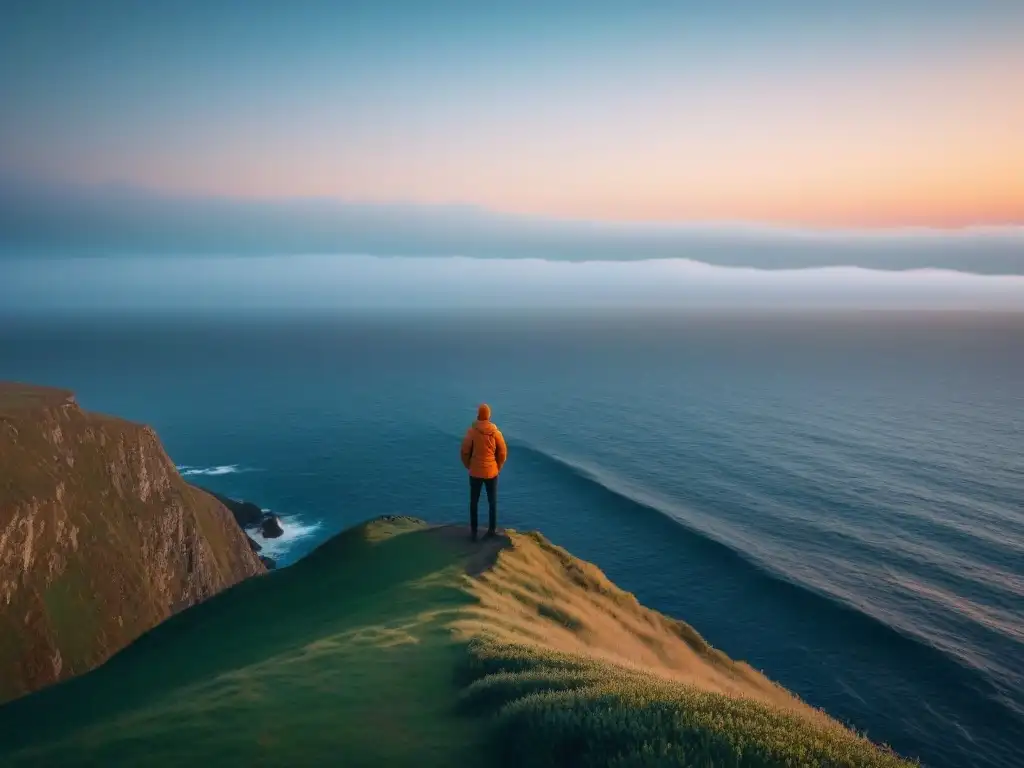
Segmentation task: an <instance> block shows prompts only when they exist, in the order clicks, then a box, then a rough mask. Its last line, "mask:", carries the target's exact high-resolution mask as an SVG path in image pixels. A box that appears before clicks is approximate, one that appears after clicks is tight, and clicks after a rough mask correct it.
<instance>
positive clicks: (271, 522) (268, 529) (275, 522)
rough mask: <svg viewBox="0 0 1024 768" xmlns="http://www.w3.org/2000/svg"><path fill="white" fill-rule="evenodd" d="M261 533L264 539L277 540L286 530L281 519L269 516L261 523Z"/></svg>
mask: <svg viewBox="0 0 1024 768" xmlns="http://www.w3.org/2000/svg"><path fill="white" fill-rule="evenodd" d="M260 532H261V533H262V535H263V538H264V539H276V538H277V537H278V536H282V535H283V534H284V528H283V527H282V526H281V518H280V517H278V516H277V515H267V516H266V517H264V518H263V522H261V523H260Z"/></svg>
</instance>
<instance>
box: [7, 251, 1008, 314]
mask: <svg viewBox="0 0 1024 768" xmlns="http://www.w3.org/2000/svg"><path fill="white" fill-rule="evenodd" d="M0 308H5V309H8V310H14V311H29V310H35V311H47V310H49V309H53V310H72V309H97V310H101V309H154V310H158V309H159V310H176V309H184V310H200V309H201V310H230V309H239V310H252V311H260V310H289V309H294V310H351V311H358V310H386V311H402V310H416V309H439V310H446V309H453V310H460V309H465V310H487V309H531V308H536V309H574V308H581V309H582V308H645V309H704V308H707V309H711V308H718V309H730V308H736V309H771V308H789V309H800V308H807V309H872V308H880V309H965V310H993V311H1024V276H992V275H976V274H967V273H960V272H955V271H949V270H935V269H924V270H911V271H901V272H894V271H885V270H871V269H864V268H860V267H828V268H812V269H787V270H763V269H751V268H737V267H722V266H717V265H710V264H705V263H701V262H696V261H690V260H684V259H661V260H649V261H636V262H602V261H590V262H557V261H545V260H538V259H471V258H465V257H447V258H439V257H419V258H380V257H373V256H333V255H328V256H276V257H230V258H228V257H221V258H212V257H197V256H190V257H181V258H174V259H152V258H63V259H46V260H40V259H27V258H26V259H13V260H7V261H0Z"/></svg>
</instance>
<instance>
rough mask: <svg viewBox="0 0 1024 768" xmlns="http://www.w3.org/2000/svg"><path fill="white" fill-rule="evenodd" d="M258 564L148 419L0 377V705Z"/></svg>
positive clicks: (106, 652)
mask: <svg viewBox="0 0 1024 768" xmlns="http://www.w3.org/2000/svg"><path fill="white" fill-rule="evenodd" d="M264 570H265V569H264V566H263V564H262V563H261V562H260V558H259V556H258V555H257V553H256V552H254V551H253V548H252V547H251V546H250V545H249V543H248V541H247V537H246V536H245V534H244V532H243V531H242V530H241V529H240V527H239V526H238V525H237V524H236V523H235V521H234V520H233V519H232V514H231V513H230V512H229V511H228V510H227V509H226V508H225V507H224V506H223V505H222V504H221V503H219V502H218V501H217V500H216V499H214V498H212V497H211V496H209V495H208V494H206V493H204V492H203V491H201V490H199V489H197V488H194V487H192V486H191V485H189V484H188V483H186V482H185V481H184V480H183V479H182V478H181V477H180V476H179V475H178V472H177V470H176V469H175V467H174V464H173V463H172V462H171V460H170V459H169V458H168V456H167V454H166V453H165V452H164V450H163V447H162V446H161V444H160V441H159V439H158V438H157V436H156V434H155V432H154V431H153V430H152V429H151V428H149V427H146V426H143V425H140V424H134V423H131V422H128V421H123V420H121V419H116V418H111V417H108V416H102V415H98V414H91V413H86V412H84V411H83V410H82V409H81V408H80V407H79V406H78V405H77V404H76V402H75V400H74V397H73V395H72V394H71V393H70V392H67V391H64V390H56V389H49V388H44V387H33V386H28V385H21V384H10V383H0V702H2V701H5V700H7V699H10V698H13V697H15V696H19V695H21V694H24V693H28V692H30V691H33V690H35V689H37V688H40V687H42V686H45V685H48V684H50V683H53V682H55V681H58V680H61V679H64V678H67V677H70V676H73V675H77V674H80V673H82V672H85V671H86V670H89V669H91V668H93V667H95V666H97V665H98V664H100V663H102V662H103V661H104V660H106V659H107V658H108V657H109V656H110V655H111V654H113V653H114V652H115V651H117V650H119V649H120V648H122V647H123V646H125V645H127V644H128V643H130V642H131V641H132V640H134V639H135V638H136V637H138V636H139V635H141V634H142V633H143V632H145V631H147V630H148V629H150V628H152V627H153V626H155V625H156V624H158V623H159V622H161V621H163V620H164V619H166V618H167V617H169V616H170V615H172V614H173V613H176V612H178V611H180V610H182V609H184V608H187V607H188V606H190V605H193V604H195V603H198V602H200V601H202V600H204V599H206V598H208V597H210V596H211V595H213V594H215V593H217V592H219V591H221V590H223V589H225V588H226V587H229V586H231V585H232V584H235V583H237V582H239V581H241V580H242V579H245V578H247V577H249V576H253V575H255V574H258V573H263V572H264Z"/></svg>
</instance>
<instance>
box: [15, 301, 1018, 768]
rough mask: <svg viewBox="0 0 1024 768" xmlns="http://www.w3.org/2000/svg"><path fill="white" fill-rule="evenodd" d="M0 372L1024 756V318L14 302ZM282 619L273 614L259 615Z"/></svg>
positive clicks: (323, 504) (280, 490) (961, 745)
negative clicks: (479, 509) (492, 526)
mask: <svg viewBox="0 0 1024 768" xmlns="http://www.w3.org/2000/svg"><path fill="white" fill-rule="evenodd" d="M0 378H6V379H21V380H29V381H34V382H37V383H44V384H51V385H56V386H64V387H71V388H73V389H75V390H76V392H77V393H78V396H79V400H80V402H81V403H82V404H83V406H85V407H87V408H90V409H94V410H101V411H107V412H111V413H115V414H118V415H122V416H125V417H127V418H131V419H136V420H140V421H144V422H147V423H149V424H152V425H153V426H154V427H155V428H156V429H157V430H158V431H159V434H160V436H161V437H162V439H163V442H164V444H165V446H166V447H167V450H168V452H169V453H170V454H171V456H172V458H173V459H174V460H175V462H176V463H177V464H178V465H179V466H180V468H181V472H182V474H183V475H185V476H186V477H188V478H189V479H190V480H192V481H194V482H196V483H199V484H201V485H206V486H207V487H209V488H212V489H214V490H217V491H221V492H224V493H227V494H230V495H233V496H237V497H240V498H245V499H248V500H251V501H254V502H256V503H257V504H259V505H261V506H262V507H264V508H266V509H271V510H273V511H274V512H276V513H278V514H280V515H281V516H282V517H283V518H284V521H285V525H286V529H287V532H286V535H285V536H284V537H282V538H281V539H277V540H274V541H269V542H265V544H266V547H267V550H268V552H269V554H271V555H273V556H275V557H278V558H279V559H280V561H281V563H282V564H284V565H286V564H287V563H289V562H293V561H294V560H295V559H296V558H299V557H301V556H302V555H303V554H304V553H306V552H308V551H309V550H310V549H311V548H313V547H314V546H316V545H317V544H318V543H319V542H321V541H323V540H324V539H325V538H326V537H328V536H330V535H331V534H332V533H334V532H336V531H339V530H341V529H343V528H345V527H347V526H349V525H351V524H353V523H356V522H358V521H361V520H363V519H365V518H367V517H371V516H376V515H380V514H387V513H404V514H412V515H417V516H421V517H423V518H426V519H428V520H431V521H453V520H454V521H457V520H464V519H466V517H467V513H466V505H467V487H466V478H465V474H464V472H463V469H462V466H461V464H460V463H459V459H458V447H459V439H460V437H461V435H462V433H463V431H464V430H465V428H466V427H467V426H468V424H469V422H470V421H471V419H472V417H473V414H474V410H475V406H476V404H477V403H478V402H480V401H484V400H486V401H487V402H489V403H490V404H491V405H492V407H493V410H494V419H495V421H496V422H497V423H498V424H499V426H500V427H501V428H502V430H503V431H504V433H505V435H506V438H507V440H508V443H509V447H510V458H509V462H508V464H507V467H506V470H505V472H504V473H503V475H502V478H501V482H500V492H499V495H500V505H499V517H500V522H501V523H502V524H504V525H507V526H511V527H515V528H520V529H533V528H536V529H540V530H541V531H543V532H544V533H545V534H546V535H547V536H548V537H549V538H550V539H551V540H553V541H554V542H556V543H557V544H560V545H563V546H565V547H567V548H568V549H569V550H570V551H572V552H573V553H574V554H576V555H579V556H580V557H583V558H585V559H588V560H591V561H593V562H595V563H596V564H598V565H599V566H600V567H601V568H602V569H603V570H604V571H605V572H606V573H607V574H608V576H609V577H610V578H612V579H613V580H614V581H615V582H617V583H618V584H619V585H621V586H622V587H624V588H626V589H628V590H630V591H632V592H634V593H635V594H636V595H637V597H638V598H639V599H640V600H641V601H642V602H644V603H645V604H647V605H649V606H651V607H654V608H657V609H658V610H661V611H663V612H665V613H668V614H670V615H672V616H676V617H679V618H682V619H684V620H686V621H688V622H689V623H691V624H692V625H694V626H695V627H696V628H697V630H698V631H699V632H701V633H702V634H703V635H704V636H705V637H706V638H707V639H708V640H709V641H710V642H711V643H712V644H714V645H715V646H717V647H719V648H721V649H723V650H724V651H725V652H727V653H728V654H730V655H731V656H733V657H735V658H739V659H744V660H746V661H748V662H750V663H751V664H752V665H754V666H755V667H757V668H759V669H762V670H763V671H765V672H766V673H767V674H768V675H769V676H771V677H772V678H773V679H775V680H777V681H779V682H780V683H782V684H784V685H785V686H787V687H789V688H790V689H792V690H794V691H795V692H797V693H798V694H799V695H800V696H802V697H803V698H805V699H806V700H807V701H809V702H810V703H812V704H814V705H816V706H819V707H823V708H825V709H826V710H828V711H829V712H830V713H831V714H832V715H834V716H836V717H838V718H839V719H841V720H843V721H845V722H847V723H849V724H851V725H852V726H853V727H855V728H857V729H858V730H860V731H863V732H866V733H867V734H868V735H869V736H870V737H872V738H874V739H876V740H880V741H884V742H887V743H889V744H891V745H892V746H893V747H894V748H896V749H897V750H899V751H900V752H902V753H905V754H908V755H913V756H918V757H920V758H921V759H922V760H923V762H924V763H925V764H926V765H929V766H936V767H940V766H941V767H946V766H948V767H949V768H968V767H970V766H978V767H980V766H992V767H997V766H998V767H999V768H1006V767H1007V766H1016V765H1024V314H1018V315H995V314H991V315H990V314H978V313H973V314H934V313H932V314H927V313H902V314H900V313H878V312H876V313H861V314H807V313H805V314H781V313H775V314H738V313H734V314H721V313H719V314H715V313H704V314H699V313H693V314H684V313H680V314H673V315H643V314H638V313H633V314H629V313H617V314H616V313H613V314H607V313H606V314H604V315H603V316H595V315H586V314H583V313H576V314H563V315H553V314H547V315H537V314H534V315H526V314H519V315H517V314H514V313H506V314H492V315H489V316H482V315H468V314H467V315H449V316H446V315H442V314H437V313H434V314H426V313H422V314H393V315H369V314H362V315H341V314H333V315H331V314H313V313H309V314H298V313H292V314H281V313H278V314H263V315H259V314H252V313H249V314H244V315H243V314H220V315H216V314H207V315H192V316H186V315H175V314H166V313H165V314H155V313H150V314H145V313H134V314H130V315H125V314H122V315H110V316H98V315H95V314H83V315H78V316H73V315H66V316H49V317H42V316H41V315H36V316H29V315H24V316H7V317H4V318H3V320H2V321H0ZM269 619H272V617H268V620H269Z"/></svg>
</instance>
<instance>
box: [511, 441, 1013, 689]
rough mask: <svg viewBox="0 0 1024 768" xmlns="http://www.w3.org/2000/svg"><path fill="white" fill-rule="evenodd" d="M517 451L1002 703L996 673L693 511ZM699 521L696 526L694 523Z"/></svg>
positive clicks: (535, 451)
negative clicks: (797, 571)
mask: <svg viewBox="0 0 1024 768" xmlns="http://www.w3.org/2000/svg"><path fill="white" fill-rule="evenodd" d="M515 447H516V449H517V450H518V451H519V452H522V453H528V454H530V455H531V456H533V457H535V458H536V459H539V460H540V461H542V462H544V463H547V464H548V465H549V466H552V467H557V468H558V469H559V470H560V471H563V472H564V471H567V472H568V473H570V474H571V475H572V476H573V477H574V478H576V479H577V480H580V481H583V482H586V483H589V484H591V485H593V486H596V487H598V488H600V489H602V490H603V491H605V492H606V493H609V494H611V495H612V496H614V497H616V498H617V499H618V500H620V501H623V502H626V503H628V504H630V505H632V506H634V507H636V508H637V509H640V510H645V511H648V512H653V513H656V514H657V515H658V516H659V517H661V518H662V519H665V520H668V521H671V523H673V524H675V527H676V529H677V530H678V531H680V532H682V533H684V534H686V535H689V536H691V537H694V538H695V539H696V540H697V542H698V543H699V544H700V545H701V546H704V547H712V548H714V549H715V550H717V552H718V554H719V556H721V557H723V558H728V559H731V560H732V561H733V562H734V563H735V564H736V567H738V568H739V567H743V568H746V569H748V570H749V572H750V574H751V575H752V576H754V578H759V579H761V580H762V583H763V585H765V586H767V587H770V588H771V587H773V588H775V589H780V590H784V591H785V592H786V593H787V597H786V599H787V600H789V601H790V602H800V603H803V604H804V605H806V612H807V613H809V614H812V615H815V616H820V617H821V620H822V622H823V623H826V622H827V623H831V622H833V621H839V620H841V619H842V618H846V619H847V620H850V619H852V620H854V621H855V622H857V631H858V633H861V634H863V635H870V634H875V635H877V636H878V639H879V642H880V643H884V644H885V645H886V647H889V648H892V649H893V650H897V649H898V650H899V652H900V653H901V655H902V656H903V658H905V659H907V660H908V662H909V661H911V660H913V661H915V662H920V661H922V660H923V659H927V662H928V664H929V665H930V667H931V669H932V672H933V673H934V672H936V671H938V669H940V668H941V669H943V670H944V674H945V675H947V676H948V677H949V679H956V680H958V681H961V682H963V683H965V684H966V685H967V686H969V687H970V688H971V689H973V690H974V691H975V692H977V693H981V694H982V695H983V696H984V697H985V698H986V699H988V700H989V702H990V703H992V702H996V701H999V700H1001V699H1002V698H1003V696H1002V693H1001V691H1000V690H999V686H998V685H996V684H995V683H994V678H995V677H996V676H997V675H998V672H999V670H996V669H990V668H988V667H987V666H986V665H983V664H979V663H978V662H977V661H976V660H972V659H970V658H967V657H966V656H960V655H958V654H953V653H951V652H950V651H949V649H947V648H943V647H940V646H939V645H936V644H933V643H931V642H929V641H928V639H927V637H926V636H924V635H919V634H916V633H911V632H908V631H907V630H906V629H905V628H904V627H901V626H897V625H895V624H892V623H889V622H888V621H886V620H885V619H884V618H882V617H881V616H879V615H876V614H874V613H872V612H869V611H868V610H866V606H865V605H864V603H863V601H858V600H855V599H854V596H852V595H851V596H849V598H848V597H847V596H844V595H839V594H834V593H832V592H830V591H828V590H827V589H826V588H824V587H823V586H819V585H815V584H811V583H808V582H807V581H805V580H802V579H800V578H799V577H797V576H796V575H794V574H792V573H789V572H787V571H785V570H782V569H780V568H778V567H777V566H776V565H775V564H774V563H772V562H771V560H770V559H769V557H768V556H767V553H765V554H758V553H757V551H756V550H757V547H756V543H754V542H751V543H752V544H753V546H746V544H747V542H745V541H744V538H745V537H744V536H743V535H742V534H740V533H738V532H735V531H730V530H729V529H728V527H727V526H726V525H725V524H722V523H721V522H720V521H715V520H712V519H710V518H707V520H705V519H704V517H705V516H703V515H700V514H699V513H697V512H695V511H686V510H681V511H679V512H675V511H673V510H672V509H670V508H668V507H667V505H665V504H663V503H661V502H660V501H659V500H657V499H654V498H653V497H651V496H650V495H648V494H644V493H642V492H637V491H635V490H633V489H630V488H629V487H628V483H626V482H624V481H621V480H619V479H617V478H615V477H613V476H611V475H610V474H608V473H607V472H604V471H601V470H598V469H595V468H593V467H589V466H587V465H586V464H585V463H584V462H580V461H577V460H573V459H568V458H565V457H563V456H559V455H557V454H555V453H552V452H550V451H547V450H543V449H541V448H538V447H536V446H534V445H530V444H527V443H523V442H521V441H516V444H515ZM697 521H699V522H697Z"/></svg>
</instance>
